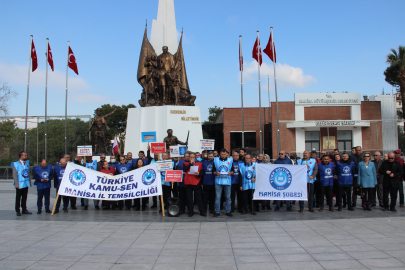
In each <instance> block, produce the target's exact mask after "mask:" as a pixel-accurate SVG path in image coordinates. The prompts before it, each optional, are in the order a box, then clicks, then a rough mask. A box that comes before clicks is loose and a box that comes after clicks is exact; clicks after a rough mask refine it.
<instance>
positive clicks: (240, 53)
mask: <svg viewBox="0 0 405 270" xmlns="http://www.w3.org/2000/svg"><path fill="white" fill-rule="evenodd" d="M241 43H242V41H241V40H239V70H240V71H243V55H242V44H241Z"/></svg>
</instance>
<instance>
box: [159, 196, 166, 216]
mask: <svg viewBox="0 0 405 270" xmlns="http://www.w3.org/2000/svg"><path fill="white" fill-rule="evenodd" d="M160 204H161V207H162V216H165V206H164V203H163V194H161V195H160Z"/></svg>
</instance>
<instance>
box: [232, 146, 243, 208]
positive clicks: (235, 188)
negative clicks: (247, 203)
mask: <svg viewBox="0 0 405 270" xmlns="http://www.w3.org/2000/svg"><path fill="white" fill-rule="evenodd" d="M232 158H233V163H232V165H233V169H234V170H233V172H234V173H233V175H232V176H231V184H232V185H231V201H232V202H231V213H233V212H234V211H235V197H236V198H238V201H237V203H238V212H239V213H242V212H243V195H242V194H243V193H242V191H241V190H240V188H239V164H240V163H243V161H241V160H239V153H238V152H236V151H234V152H233V154H232ZM235 195H236V196H235Z"/></svg>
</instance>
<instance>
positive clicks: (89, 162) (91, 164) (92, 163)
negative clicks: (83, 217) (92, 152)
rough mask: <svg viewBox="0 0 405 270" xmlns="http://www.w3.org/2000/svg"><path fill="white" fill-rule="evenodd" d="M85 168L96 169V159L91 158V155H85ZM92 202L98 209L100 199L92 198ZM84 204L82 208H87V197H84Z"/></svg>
mask: <svg viewBox="0 0 405 270" xmlns="http://www.w3.org/2000/svg"><path fill="white" fill-rule="evenodd" d="M86 168H87V169H90V170H94V171H97V160H93V157H92V156H87V157H86ZM93 203H94V208H95V209H96V210H100V206H99V203H100V201H99V200H93ZM84 204H85V206H84V210H87V209H89V199H84Z"/></svg>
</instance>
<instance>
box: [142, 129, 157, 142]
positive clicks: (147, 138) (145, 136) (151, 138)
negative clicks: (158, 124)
mask: <svg viewBox="0 0 405 270" xmlns="http://www.w3.org/2000/svg"><path fill="white" fill-rule="evenodd" d="M141 137H142V142H156V131H147V132H141Z"/></svg>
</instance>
